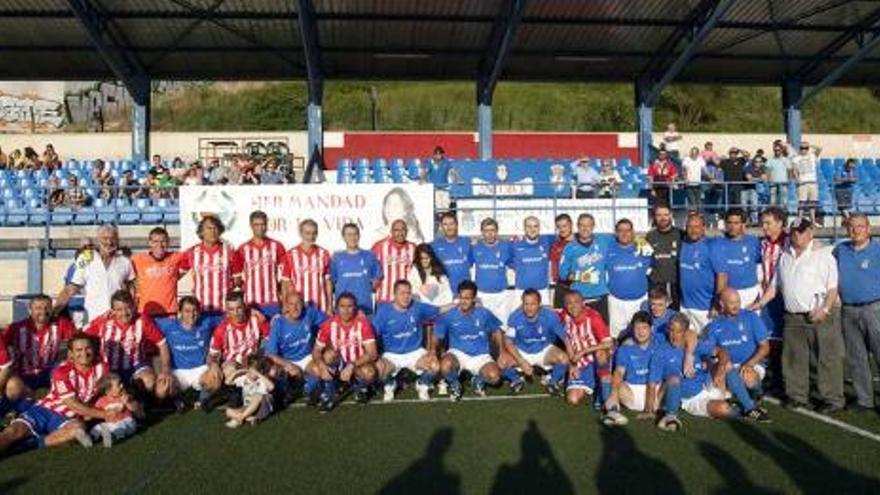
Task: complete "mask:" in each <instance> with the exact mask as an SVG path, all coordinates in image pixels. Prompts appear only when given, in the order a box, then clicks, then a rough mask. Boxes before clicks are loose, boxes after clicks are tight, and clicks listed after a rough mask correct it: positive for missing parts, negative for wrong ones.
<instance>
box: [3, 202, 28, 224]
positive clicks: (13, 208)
mask: <svg viewBox="0 0 880 495" xmlns="http://www.w3.org/2000/svg"><path fill="white" fill-rule="evenodd" d="M27 221H28V213H27V209H26V208H25V207H24V205H23V204H22V203H21V202H20V201H19V200H17V199H7V200H6V222H5V223H6V225H10V226H19V225H24V224H26V223H27Z"/></svg>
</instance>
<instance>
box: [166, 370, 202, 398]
mask: <svg viewBox="0 0 880 495" xmlns="http://www.w3.org/2000/svg"><path fill="white" fill-rule="evenodd" d="M206 371H208V365H207V364H203V365H201V366H198V367H196V368H190V369H188V370H174V371H172V372H171V373H172V374H173V375H174V379H175V380H177V384H178V385H179V386H180V391H181V392H186V391H187V390H189V389H193V390H197V391H200V390H202V383H201V382H200V381H199V378H201V377H202V375H203V374H204V373H205V372H206Z"/></svg>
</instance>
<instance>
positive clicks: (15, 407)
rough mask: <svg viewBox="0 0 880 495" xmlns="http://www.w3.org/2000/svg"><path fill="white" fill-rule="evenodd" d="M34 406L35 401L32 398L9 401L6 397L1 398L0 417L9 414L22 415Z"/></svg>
mask: <svg viewBox="0 0 880 495" xmlns="http://www.w3.org/2000/svg"><path fill="white" fill-rule="evenodd" d="M33 405H34V401H33V399H31V398H24V399H16V400H9V399H7V398H6V397H0V416H6V415H7V414H9V413H15V414H21V413H23V412H25V411H27V410H28V409H30V408H31V407H33Z"/></svg>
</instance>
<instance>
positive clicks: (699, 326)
mask: <svg viewBox="0 0 880 495" xmlns="http://www.w3.org/2000/svg"><path fill="white" fill-rule="evenodd" d="M681 312H682V313H684V314H686V315H687V317H688V318H690V319H691V329H692V330H694V332H696V334H697V335H698V336H700V338H702V337H703V336H704V335H703V330H705V329H706V325H708V324H709V310H702V309H691V308H681Z"/></svg>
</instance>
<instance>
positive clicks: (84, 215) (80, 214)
mask: <svg viewBox="0 0 880 495" xmlns="http://www.w3.org/2000/svg"><path fill="white" fill-rule="evenodd" d="M97 222H98V213H97V210H96V208H95V207H94V206H83V207H82V208H80V209H79V210H77V211H76V214H75V215H74V217H73V223H75V224H76V225H93V224H95V223H97Z"/></svg>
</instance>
